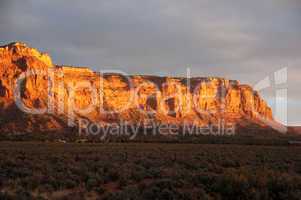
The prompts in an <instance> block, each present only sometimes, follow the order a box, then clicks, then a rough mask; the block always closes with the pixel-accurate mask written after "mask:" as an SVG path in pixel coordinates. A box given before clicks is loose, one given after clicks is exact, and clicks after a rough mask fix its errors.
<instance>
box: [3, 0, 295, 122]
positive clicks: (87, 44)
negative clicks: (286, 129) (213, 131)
mask: <svg viewBox="0 0 301 200" xmlns="http://www.w3.org/2000/svg"><path fill="white" fill-rule="evenodd" d="M16 40H18V41H24V42H26V43H28V44H29V45H30V46H32V47H36V48H38V49H39V50H41V51H45V52H48V53H49V54H50V55H51V56H52V59H53V61H54V63H57V64H68V65H76V66H89V67H91V68H93V69H94V70H104V69H107V70H108V69H113V70H122V71H124V72H126V73H129V74H155V75H169V76H184V75H185V74H186V68H187V67H189V68H190V69H191V74H192V75H193V76H219V77H225V78H228V79H237V80H240V81H241V82H242V83H247V84H250V85H255V84H256V83H257V82H259V81H260V80H262V79H264V78H265V77H267V76H270V77H273V74H274V72H276V71H277V70H280V69H281V68H283V67H288V84H284V85H280V86H277V88H283V87H288V95H289V96H288V102H289V105H288V117H289V118H288V121H289V124H290V125H301V117H300V114H301V103H300V100H301V56H300V55H301V1H300V0H252V1H242V0H224V1H221V0H185V1H183V0H145V1H143V0H64V1H63V0H48V1H46V0H19V1H18V0H0V42H1V44H5V43H8V42H11V41H16ZM271 80H272V81H273V78H271ZM277 88H276V87H272V88H269V89H266V90H262V91H260V93H261V94H262V95H263V96H264V97H265V99H266V100H267V101H268V102H269V104H270V105H271V106H273V105H274V103H273V102H274V101H273V99H274V96H275V95H274V94H275V91H276V90H277ZM274 110H275V109H274Z"/></svg>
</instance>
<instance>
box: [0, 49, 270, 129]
mask: <svg viewBox="0 0 301 200" xmlns="http://www.w3.org/2000/svg"><path fill="white" fill-rule="evenodd" d="M22 75H23V76H24V78H22ZM17 83H19V84H17ZM16 85H18V86H19V88H18V87H16ZM16 88H17V89H16ZM18 95H19V96H18ZM16 102H18V105H19V106H17V105H16ZM20 105H21V106H22V105H23V106H22V107H23V108H26V109H27V112H28V113H26V114H25V113H24V112H23V111H20V108H19V107H20ZM37 109H39V112H40V114H34V113H32V112H33V111H38V110H37ZM0 117H1V121H0V123H1V127H0V130H1V131H4V132H14V131H17V132H20V131H26V132H30V131H50V130H58V131H59V130H60V129H63V128H65V127H67V124H66V123H67V121H68V120H71V121H73V122H76V121H77V120H78V119H79V118H84V119H87V120H89V121H91V122H97V123H100V124H109V123H112V122H119V121H121V120H122V121H127V122H130V123H138V122H148V121H149V120H153V121H157V122H163V123H175V124H181V123H191V124H197V125H198V126H205V125H206V124H212V123H218V121H219V120H220V119H224V120H226V121H230V122H235V123H240V124H244V123H248V122H249V121H250V122H256V123H258V124H260V125H263V126H264V122H262V120H271V121H272V120H273V119H272V111H271V109H270V108H269V107H268V105H267V104H266V102H265V101H264V100H263V99H262V98H261V97H260V96H259V94H258V93H257V92H256V91H253V89H252V88H251V87H250V86H247V85H241V84H240V83H239V82H238V81H233V80H226V79H222V78H211V77H210V78H191V79H186V78H175V77H157V76H143V75H135V76H123V75H120V74H100V73H95V72H93V71H91V70H90V69H89V68H85V67H81V68H77V67H70V66H57V65H54V64H53V63H52V61H51V58H50V57H49V56H48V55H47V54H44V53H40V52H39V51H37V50H36V49H33V48H30V47H28V46H27V45H25V44H23V43H11V44H9V45H6V46H2V47H0Z"/></svg>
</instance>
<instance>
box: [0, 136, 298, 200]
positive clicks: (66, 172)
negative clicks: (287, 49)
mask: <svg viewBox="0 0 301 200" xmlns="http://www.w3.org/2000/svg"><path fill="white" fill-rule="evenodd" d="M300 153H301V147H297V146H290V147H289V146H263V145H260V146H256V145H252V146H250V145H221V144H211V145H209V144H207V145H206V144H159V143H158V144H157V143H144V144H140V143H107V144H88V143H87V144H74V143H73V144H72V143H70V144H69V143H67V144H58V143H42V142H1V145H0V191H1V192H0V199H107V200H114V199H118V200H119V199H120V200H121V199H137V200H138V199H187V200H190V199H210V200H211V199H213V200H214V199H226V200H228V199H229V200H230V199H231V200H232V199H234V200H235V199H264V200H265V199H266V200H270V199H301V154H300Z"/></svg>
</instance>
